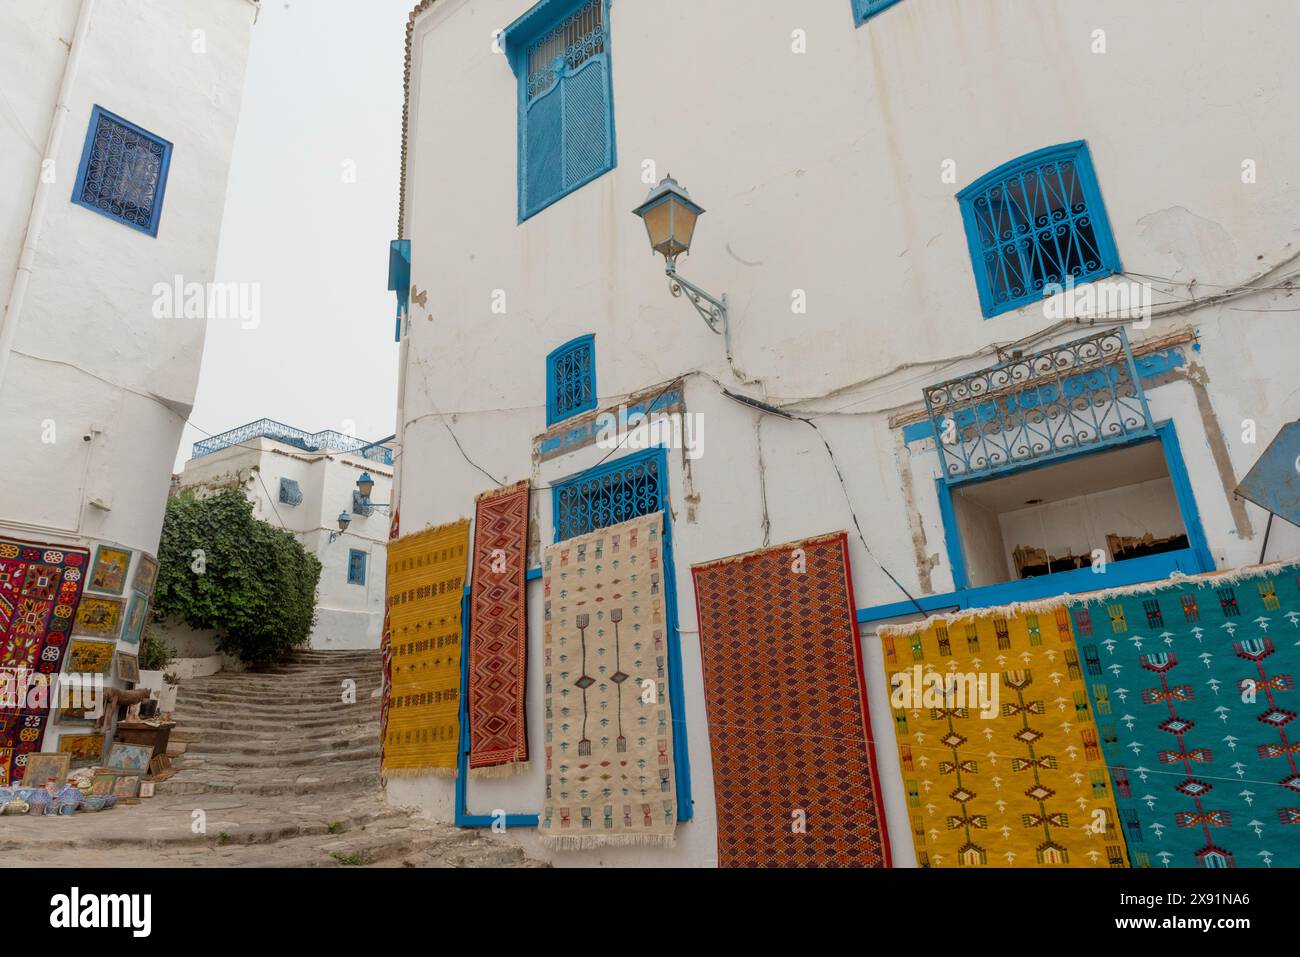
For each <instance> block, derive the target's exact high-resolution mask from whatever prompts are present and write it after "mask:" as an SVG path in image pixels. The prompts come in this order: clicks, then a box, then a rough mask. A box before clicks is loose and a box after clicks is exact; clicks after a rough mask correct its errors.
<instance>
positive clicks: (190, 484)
mask: <svg viewBox="0 0 1300 957" xmlns="http://www.w3.org/2000/svg"><path fill="white" fill-rule="evenodd" d="M392 463H393V452H392V449H390V448H387V447H386V446H383V445H379V444H375V443H366V442H361V441H358V440H357V439H353V438H350V437H348V436H345V435H342V434H340V433H338V432H316V433H307V432H303V431H302V430H300V429H294V428H292V427H290V426H286V425H283V424H281V423H279V422H274V421H272V420H270V419H260V420H258V421H257V422H251V423H249V424H248V425H244V426H241V427H240V428H238V429H232V430H230V431H229V432H223V433H222V434H221V435H217V436H213V437H212V438H210V439H204V440H203V441H201V442H196V443H195V444H194V457H193V458H191V459H190V460H189V461H187V462H186V463H185V469H184V471H182V472H181V474H180V477H179V483H178V484H179V488H181V489H187V488H188V489H194V490H196V491H197V492H198V493H199V494H204V493H205V492H212V491H216V490H219V489H222V488H232V487H233V488H239V489H242V490H243V491H244V493H245V495H247V496H248V498H249V500H250V501H252V502H253V514H254V516H255V517H257V518H258V519H260V520H262V521H264V522H269V523H270V524H271V525H274V526H276V527H279V528H285V529H287V530H289V531H290V532H292V533H293V534H294V536H295V537H296V538H297V539H298V540H299V541H300V542H302V544H303V547H304V548H306V549H307V551H309V552H311V553H312V554H313V555H315V556H316V557H317V558H318V559H320V563H321V574H320V584H319V586H318V588H317V591H316V627H315V628H313V629H312V633H311V647H312V648H322V649H338V648H378V647H379V638H380V634H381V631H382V628H383V620H384V576H385V568H386V564H385V563H386V551H387V544H388V521H389V520H388V515H387V512H388V509H387V507H379V506H387V505H388V503H389V502H391V500H392V499H391V495H392V488H393V470H392ZM366 476H368V477H369V478H370V479H371V480H372V481H373V483H374V486H373V488H372V489H371V491H370V494H369V497H368V500H369V503H370V504H367V501H365V500H363V498H362V497H361V493H360V490H359V489H358V487H357V482H358V481H361V480H364V477H366ZM340 516H346V517H347V526H346V528H345V529H344V530H342V531H340V522H339V518H340ZM169 637H170V638H172V639H173V641H174V642H175V641H179V642H180V643H181V647H179V648H178V653H184V654H185V655H186V656H187V657H193V656H198V655H200V654H203V655H207V654H212V651H211V650H209V649H205V648H204V647H203V646H202V645H199V646H197V647H196V646H194V645H193V644H192V643H188V642H185V640H184V639H183V638H181V637H180V633H177V634H176V635H171V636H169Z"/></svg>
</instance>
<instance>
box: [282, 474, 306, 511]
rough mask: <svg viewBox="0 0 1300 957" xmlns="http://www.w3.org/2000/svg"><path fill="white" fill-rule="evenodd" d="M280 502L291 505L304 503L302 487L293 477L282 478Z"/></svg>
mask: <svg viewBox="0 0 1300 957" xmlns="http://www.w3.org/2000/svg"><path fill="white" fill-rule="evenodd" d="M280 504H281V505H290V506H293V505H301V504H302V488H301V487H300V486H299V485H298V483H297V482H295V481H294V480H293V479H287V478H282V479H280Z"/></svg>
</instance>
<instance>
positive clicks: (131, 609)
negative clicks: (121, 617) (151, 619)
mask: <svg viewBox="0 0 1300 957" xmlns="http://www.w3.org/2000/svg"><path fill="white" fill-rule="evenodd" d="M148 611H149V599H148V598H147V597H146V596H144V595H142V594H140V593H139V592H138V591H137V592H132V593H131V604H130V605H129V606H127V610H126V627H125V628H123V629H122V641H124V642H125V643H126V644H128V645H138V644H139V643H140V635H141V634H143V633H144V618H145V614H146V613H147V612H148Z"/></svg>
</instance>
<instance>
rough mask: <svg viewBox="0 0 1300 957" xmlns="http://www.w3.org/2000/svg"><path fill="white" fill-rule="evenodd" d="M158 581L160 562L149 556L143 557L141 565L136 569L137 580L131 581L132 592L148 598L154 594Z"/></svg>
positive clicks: (141, 557)
mask: <svg viewBox="0 0 1300 957" xmlns="http://www.w3.org/2000/svg"><path fill="white" fill-rule="evenodd" d="M157 580H158V560H157V559H155V558H150V557H149V556H148V555H141V556H140V564H139V565H138V566H136V569H135V578H133V579H131V590H132V591H138V592H140V594H142V595H144V596H145V597H148V596H149V595H151V594H153V586H154V582H156V581H157Z"/></svg>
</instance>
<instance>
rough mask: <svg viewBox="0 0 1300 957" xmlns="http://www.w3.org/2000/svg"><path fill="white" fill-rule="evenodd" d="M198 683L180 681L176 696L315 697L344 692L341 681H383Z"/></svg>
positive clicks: (367, 678)
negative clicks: (274, 694) (272, 695)
mask: <svg viewBox="0 0 1300 957" xmlns="http://www.w3.org/2000/svg"><path fill="white" fill-rule="evenodd" d="M200 681H202V682H203V683H202V684H200V683H199V681H182V682H181V684H180V692H179V696H181V697H184V696H185V695H187V694H214V695H222V694H240V695H250V694H268V693H271V692H275V693H279V694H318V693H330V692H333V691H339V692H340V693H341V692H342V690H343V682H344V681H353V682H355V683H356V687H357V688H378V687H379V686H380V685H381V684H382V682H383V678H382V677H381V676H380V675H375V674H345V675H339V676H338V677H337V678H324V679H317V678H311V679H295V678H286V679H284V680H281V681H272V680H269V679H262V680H260V681H221V682H216V681H211V680H209V679H200Z"/></svg>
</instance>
